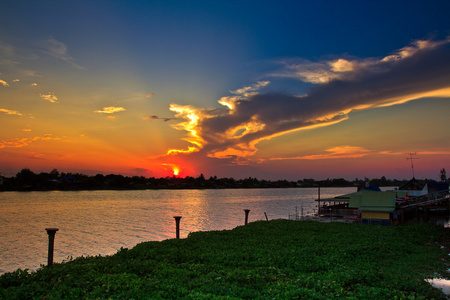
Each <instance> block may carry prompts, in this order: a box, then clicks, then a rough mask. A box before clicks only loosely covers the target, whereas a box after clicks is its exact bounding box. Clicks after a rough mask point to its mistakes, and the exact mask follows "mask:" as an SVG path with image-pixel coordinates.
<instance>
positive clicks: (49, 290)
mask: <svg viewBox="0 0 450 300" xmlns="http://www.w3.org/2000/svg"><path fill="white" fill-rule="evenodd" d="M449 238H450V234H449V233H448V231H447V230H445V229H443V228H441V227H436V226H434V225H430V224H408V225H402V226H396V227H380V226H369V225H361V224H344V223H317V222H295V221H287V220H274V221H270V222H263V221H261V222H254V223H250V224H249V225H247V226H242V227H238V228H235V229H234V230H230V231H216V232H198V233H192V234H190V235H189V237H188V238H186V239H181V240H176V239H173V240H166V241H162V242H147V243H142V244H139V245H137V246H136V247H134V248H133V249H130V250H127V249H122V250H121V251H119V252H118V253H117V254H116V255H113V256H108V257H88V258H83V257H82V258H77V259H75V260H72V261H69V262H67V263H62V264H55V265H53V267H51V268H43V269H40V270H38V271H37V272H35V273H31V274H30V273H28V272H26V271H20V270H19V271H16V272H14V273H7V274H4V275H3V276H1V277H0V298H1V299H33V298H35V299H108V298H112V299H133V298H134V299H158V298H166V299H180V298H185V299H327V298H328V299H335V298H348V299H396V298H397V299H424V298H426V299H430V298H436V299H445V297H444V295H443V294H442V293H441V292H440V291H438V290H437V289H434V288H432V287H431V285H429V284H428V283H426V282H425V281H424V278H432V277H433V276H435V274H436V273H440V274H442V275H444V274H445V270H446V268H447V267H448V262H447V261H446V259H447V253H446V248H445V247H442V245H448V240H449Z"/></svg>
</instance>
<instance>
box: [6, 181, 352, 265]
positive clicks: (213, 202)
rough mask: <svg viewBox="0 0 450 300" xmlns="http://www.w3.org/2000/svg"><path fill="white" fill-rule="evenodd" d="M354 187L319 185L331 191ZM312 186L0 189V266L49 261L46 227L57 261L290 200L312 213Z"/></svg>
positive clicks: (209, 226)
mask: <svg viewBox="0 0 450 300" xmlns="http://www.w3.org/2000/svg"><path fill="white" fill-rule="evenodd" d="M354 190H355V189H354V188H338V189H322V190H321V195H322V197H333V196H336V195H341V194H345V193H349V192H353V191H354ZM316 198H317V189H254V190H253V189H252V190H246V189H230V190H144V191H81V192H79V191H78V192H61V191H56V192H27V193H19V192H2V193H0V207H1V210H0V228H1V230H2V243H1V244H0V273H4V272H10V271H14V270H16V269H18V268H28V269H36V268H38V267H39V266H40V265H41V264H46V263H47V243H48V237H47V234H46V232H45V228H52V227H55V228H59V231H58V232H57V233H56V236H55V255H54V261H55V262H61V261H63V260H66V259H67V258H68V257H78V256H88V255H109V254H114V253H115V252H116V251H117V250H118V249H120V248H121V247H125V248H131V247H133V246H135V245H136V244H138V243H140V242H144V241H160V240H164V239H168V238H174V237H175V220H174V219H173V216H176V215H180V216H182V217H183V218H182V219H181V226H180V233H181V238H185V237H186V236H187V235H188V234H189V233H191V232H196V231H206V230H223V229H232V228H234V227H236V226H240V225H243V224H244V218H245V213H244V209H250V210H251V211H250V214H249V222H252V221H256V220H265V216H264V213H267V215H268V217H269V219H278V218H288V215H289V214H292V213H294V211H295V207H296V206H297V207H298V208H300V207H303V208H304V212H305V214H306V213H308V212H309V213H312V212H313V210H314V209H315V206H316V203H315V201H314V199H316Z"/></svg>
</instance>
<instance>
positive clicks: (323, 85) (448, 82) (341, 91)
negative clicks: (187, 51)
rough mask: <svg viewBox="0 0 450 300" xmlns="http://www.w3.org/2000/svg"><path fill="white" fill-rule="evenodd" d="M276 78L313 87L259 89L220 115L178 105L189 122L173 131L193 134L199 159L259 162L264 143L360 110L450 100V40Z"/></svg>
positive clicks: (302, 68)
mask: <svg viewBox="0 0 450 300" xmlns="http://www.w3.org/2000/svg"><path fill="white" fill-rule="evenodd" d="M271 76H273V77H274V78H277V77H279V76H285V77H292V78H295V79H298V80H299V81H304V82H309V83H313V84H314V85H313V87H312V88H311V89H310V90H309V92H308V93H307V94H306V95H303V96H298V95H291V94H282V93H269V94H259V93H258V92H257V90H258V89H259V88H261V87H264V86H266V85H267V84H268V83H266V82H263V83H261V82H259V83H257V84H255V85H254V86H251V87H246V88H242V89H238V90H236V91H233V92H232V94H234V95H233V96H227V97H223V98H221V99H220V100H219V103H220V104H221V105H222V107H220V108H216V109H205V108H195V107H192V106H181V105H177V104H172V105H171V106H170V110H172V111H174V112H175V113H176V117H177V118H180V119H183V120H185V121H184V122H180V123H178V124H175V125H173V127H174V128H176V129H178V130H185V131H187V133H188V136H187V138H186V139H185V140H186V141H188V142H189V143H190V144H192V146H193V147H194V148H195V151H201V153H204V154H205V155H207V156H209V157H214V158H227V159H230V158H231V159H233V158H234V159H237V158H242V157H249V156H251V155H253V154H254V153H255V152H256V151H257V149H256V147H255V145H256V144H257V143H258V142H259V141H261V140H265V139H270V138H272V137H274V136H279V135H282V134H285V133H288V132H292V131H296V130H302V129H306V128H314V127H318V126H328V125H331V124H335V123H337V122H341V121H343V120H346V119H347V118H348V114H349V112H352V111H355V110H362V109H370V108H375V107H383V106H391V105H396V104H401V103H405V102H408V101H411V100H415V99H419V98H424V97H450V39H447V40H442V41H416V42H414V43H412V44H411V45H409V46H406V47H404V48H402V49H399V50H398V51H395V52H394V53H393V54H390V55H388V56H386V57H383V58H363V59H358V58H351V59H350V58H348V57H346V58H337V59H333V60H330V61H319V62H307V61H304V60H295V61H294V60H291V61H286V62H284V64H283V65H282V68H281V69H280V70H279V71H277V72H273V73H272V74H271ZM174 150H175V149H172V150H171V151H174ZM331 150H332V152H330V153H331V154H327V155H328V156H332V157H342V156H343V154H342V153H341V154H340V152H338V151H337V150H339V149H331ZM341 150H342V149H341ZM347 150H348V149H347ZM183 151H187V150H183ZM193 151H194V150H192V151H190V152H193ZM171 153H174V152H171ZM363 153H364V152H361V155H362V154H363ZM317 157H319V156H317ZM323 157H325V156H323Z"/></svg>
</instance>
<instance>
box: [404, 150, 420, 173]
mask: <svg viewBox="0 0 450 300" xmlns="http://www.w3.org/2000/svg"><path fill="white" fill-rule="evenodd" d="M405 154H406V155H409V157H407V158H406V160H408V159H409V160H411V169H412V173H413V178H415V177H416V176H415V175H414V163H413V159H417V158H416V157H413V155H416V152H407V153H405Z"/></svg>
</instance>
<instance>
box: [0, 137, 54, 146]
mask: <svg viewBox="0 0 450 300" xmlns="http://www.w3.org/2000/svg"><path fill="white" fill-rule="evenodd" d="M60 139H61V138H59V137H53V136H52V135H51V134H46V135H44V136H36V137H32V138H16V139H9V140H2V141H0V148H20V147H25V146H29V145H30V144H32V143H33V142H36V141H49V140H60Z"/></svg>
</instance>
